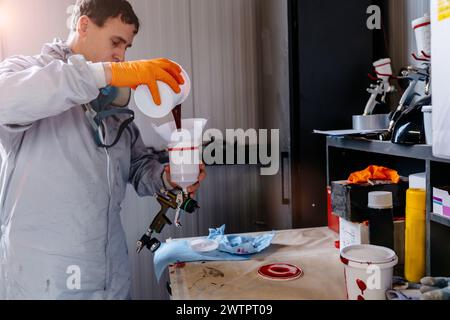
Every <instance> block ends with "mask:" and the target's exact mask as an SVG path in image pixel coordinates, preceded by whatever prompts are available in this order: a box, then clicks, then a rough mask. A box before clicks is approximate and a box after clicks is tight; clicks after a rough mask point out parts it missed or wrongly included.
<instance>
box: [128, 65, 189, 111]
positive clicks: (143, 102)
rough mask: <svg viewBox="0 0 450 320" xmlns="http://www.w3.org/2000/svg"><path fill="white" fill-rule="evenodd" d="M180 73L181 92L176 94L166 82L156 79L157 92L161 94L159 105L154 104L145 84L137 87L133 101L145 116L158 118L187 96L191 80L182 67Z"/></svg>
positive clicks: (183, 100)
mask: <svg viewBox="0 0 450 320" xmlns="http://www.w3.org/2000/svg"><path fill="white" fill-rule="evenodd" d="M181 75H182V76H183V79H184V84H183V85H181V86H180V89H181V92H180V93H178V94H176V93H175V92H174V91H173V90H172V88H170V87H169V86H168V85H167V84H166V83H164V82H160V81H158V82H157V84H158V88H159V94H160V96H161V105H159V106H158V105H156V104H155V101H154V100H153V96H152V95H151V93H150V89H149V88H148V86H146V85H142V86H139V87H137V89H136V92H135V93H134V101H135V102H136V106H137V107H138V109H139V110H140V111H141V112H142V113H143V114H145V115H146V116H147V117H150V118H154V119H160V118H164V117H165V116H167V115H168V114H170V113H171V112H172V110H173V108H175V107H176V106H177V105H180V104H182V103H183V102H185V101H186V99H187V98H188V97H189V94H190V92H191V80H190V78H189V76H188V74H187V72H186V71H185V70H183V69H182V73H181Z"/></svg>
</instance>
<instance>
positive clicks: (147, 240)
mask: <svg viewBox="0 0 450 320" xmlns="http://www.w3.org/2000/svg"><path fill="white" fill-rule="evenodd" d="M156 199H157V200H158V203H159V204H160V205H161V209H160V211H159V212H158V214H157V215H156V216H155V218H154V219H153V221H152V223H151V224H150V226H149V227H148V229H147V232H146V233H145V234H144V235H143V236H142V238H141V239H140V240H139V241H138V242H137V250H136V251H137V253H140V252H141V251H142V249H144V248H147V249H148V250H150V251H151V252H153V253H154V252H156V251H157V250H158V249H159V247H160V246H161V242H160V241H159V240H158V239H156V238H154V237H153V234H155V233H156V234H160V233H161V232H162V230H163V229H164V227H165V226H166V225H172V221H171V220H170V219H169V218H168V217H167V212H168V211H169V209H174V210H175V211H176V214H175V220H174V221H175V225H176V226H177V227H178V228H180V227H181V223H180V218H181V213H182V212H187V213H189V214H192V213H194V212H195V211H196V210H197V209H199V208H200V207H199V206H198V203H197V201H195V200H194V199H192V198H190V197H189V196H188V195H186V194H185V193H184V192H183V191H181V190H172V191H167V192H165V193H164V194H157V195H156Z"/></svg>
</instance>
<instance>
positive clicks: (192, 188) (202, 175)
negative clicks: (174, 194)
mask: <svg viewBox="0 0 450 320" xmlns="http://www.w3.org/2000/svg"><path fill="white" fill-rule="evenodd" d="M205 168H206V167H205V165H204V164H201V165H200V174H199V176H198V182H197V183H196V184H194V185H192V186H190V187H188V189H187V191H188V193H189V196H190V197H191V198H194V197H195V193H196V192H197V190H198V189H199V188H200V183H201V182H202V181H203V180H205V178H206V169H205ZM164 171H165V172H166V177H167V181H168V182H169V183H170V185H171V186H172V187H173V188H179V186H178V185H177V184H176V183H174V182H172V180H171V179H170V166H166V167H165V168H164Z"/></svg>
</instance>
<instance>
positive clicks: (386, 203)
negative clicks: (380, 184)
mask: <svg viewBox="0 0 450 320" xmlns="http://www.w3.org/2000/svg"><path fill="white" fill-rule="evenodd" d="M368 207H369V208H372V209H389V208H392V207H393V201H392V192H386V191H375V192H369V204H368Z"/></svg>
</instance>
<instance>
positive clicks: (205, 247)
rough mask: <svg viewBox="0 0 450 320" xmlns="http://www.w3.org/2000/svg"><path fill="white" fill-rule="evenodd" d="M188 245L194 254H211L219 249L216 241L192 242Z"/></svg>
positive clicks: (201, 240)
mask: <svg viewBox="0 0 450 320" xmlns="http://www.w3.org/2000/svg"><path fill="white" fill-rule="evenodd" d="M190 245H191V248H192V250H194V251H196V252H211V251H214V250H217V249H218V248H219V243H218V242H217V241H214V240H209V239H196V240H192V241H191V243H190Z"/></svg>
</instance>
